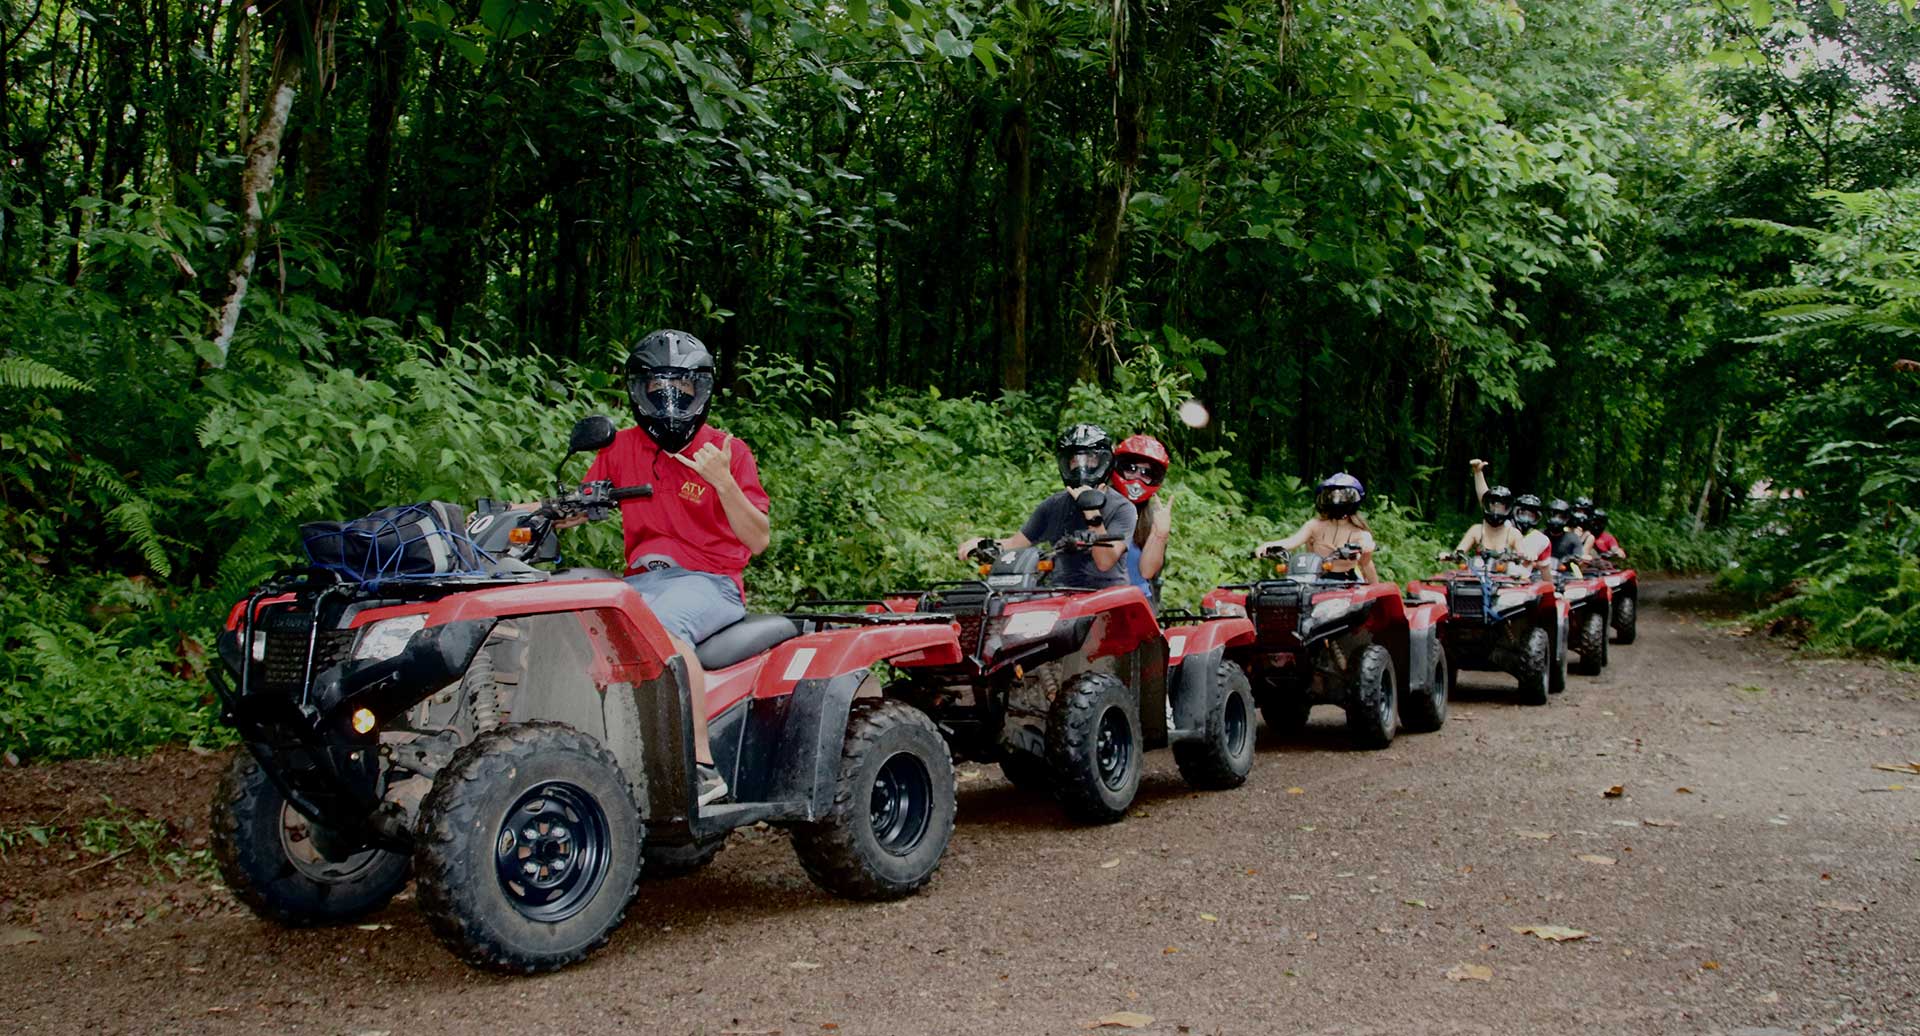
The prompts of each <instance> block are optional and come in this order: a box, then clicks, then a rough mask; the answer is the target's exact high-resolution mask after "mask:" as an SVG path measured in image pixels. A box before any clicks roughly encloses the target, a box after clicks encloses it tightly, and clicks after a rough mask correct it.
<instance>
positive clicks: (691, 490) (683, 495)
mask: <svg viewBox="0 0 1920 1036" xmlns="http://www.w3.org/2000/svg"><path fill="white" fill-rule="evenodd" d="M706 495H707V487H706V486H704V485H701V484H700V483H698V482H682V483H680V499H682V500H685V501H687V502H688V503H692V504H697V503H699V502H700V501H701V500H703V499H705V498H706Z"/></svg>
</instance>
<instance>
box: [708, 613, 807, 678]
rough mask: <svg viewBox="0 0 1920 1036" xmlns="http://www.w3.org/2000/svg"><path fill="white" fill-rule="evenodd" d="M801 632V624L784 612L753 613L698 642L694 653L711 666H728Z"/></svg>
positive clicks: (710, 667)
mask: <svg viewBox="0 0 1920 1036" xmlns="http://www.w3.org/2000/svg"><path fill="white" fill-rule="evenodd" d="M799 635H800V627H799V626H796V625H794V622H793V620H792V619H789V618H787V617H786V616H784V615H749V616H747V617H746V618H744V619H741V620H740V621H739V622H736V623H734V624H733V625H731V626H727V627H725V628H723V629H721V630H720V632H718V633H715V634H714V635H713V636H711V637H708V638H707V639H705V640H703V641H701V642H700V643H698V644H695V645H694V646H693V654H694V657H695V658H698V659H699V660H700V664H701V665H702V666H704V667H706V668H707V669H708V670H714V669H725V668H727V667H728V666H733V665H739V664H740V663H742V662H744V661H746V660H747V659H749V658H752V657H753V656H755V655H757V654H759V653H760V652H762V651H766V650H768V649H769V648H772V647H774V646H776V645H779V644H784V643H786V642H787V641H789V640H792V639H793V638H795V637H797V636H799Z"/></svg>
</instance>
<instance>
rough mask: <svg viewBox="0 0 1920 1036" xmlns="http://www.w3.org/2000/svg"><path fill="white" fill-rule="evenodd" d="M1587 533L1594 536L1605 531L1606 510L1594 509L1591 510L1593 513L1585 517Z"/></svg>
mask: <svg viewBox="0 0 1920 1036" xmlns="http://www.w3.org/2000/svg"><path fill="white" fill-rule="evenodd" d="M1587 531H1588V532H1590V533H1593V534H1594V535H1595V536H1598V535H1600V534H1601V533H1603V532H1606V531H1607V509H1606V508H1604V507H1596V508H1594V509H1593V513H1592V514H1591V515H1589V516H1588V517H1587Z"/></svg>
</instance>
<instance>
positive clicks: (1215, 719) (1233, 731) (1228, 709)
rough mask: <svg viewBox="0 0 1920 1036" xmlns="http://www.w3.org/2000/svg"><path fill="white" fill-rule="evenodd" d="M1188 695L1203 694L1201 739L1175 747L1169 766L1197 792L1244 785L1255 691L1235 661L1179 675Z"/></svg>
mask: <svg viewBox="0 0 1920 1036" xmlns="http://www.w3.org/2000/svg"><path fill="white" fill-rule="evenodd" d="M1182 676H1183V678H1184V679H1186V680H1187V685H1186V692H1187V693H1189V694H1199V695H1201V696H1202V697H1201V699H1200V700H1201V701H1202V702H1204V703H1205V705H1206V730H1205V736H1204V737H1202V738H1201V739H1200V740H1198V741H1181V742H1178V743H1176V744H1175V745H1174V746H1173V762H1174V765H1176V766H1178V767H1179V768H1180V776H1181V777H1183V778H1185V779H1186V782H1187V783H1188V784H1190V785H1192V786H1194V787H1196V788H1204V789H1208V790H1213V791H1218V790H1224V789H1226V788H1238V787H1239V786H1240V785H1242V784H1244V783H1246V780H1247V773H1248V772H1249V771H1251V770H1252V769H1253V727H1254V718H1253V710H1254V705H1253V690H1252V688H1251V687H1250V686H1249V685H1248V683H1247V674H1246V673H1244V672H1241V670H1240V666H1239V665H1237V664H1236V663H1233V662H1225V661H1223V662H1221V663H1220V664H1218V665H1216V666H1213V667H1211V668H1210V669H1208V670H1206V671H1204V672H1199V673H1194V674H1192V675H1191V676H1188V675H1187V674H1185V673H1183V674H1182Z"/></svg>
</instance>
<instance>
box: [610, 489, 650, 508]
mask: <svg viewBox="0 0 1920 1036" xmlns="http://www.w3.org/2000/svg"><path fill="white" fill-rule="evenodd" d="M652 495H653V486H652V485H651V484H648V485H643V486H621V487H620V488H619V489H616V490H614V491H613V492H611V493H608V494H607V499H609V500H612V501H613V502H614V503H616V504H617V503H619V502H620V501H622V500H637V499H640V498H642V497H650V496H652Z"/></svg>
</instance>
